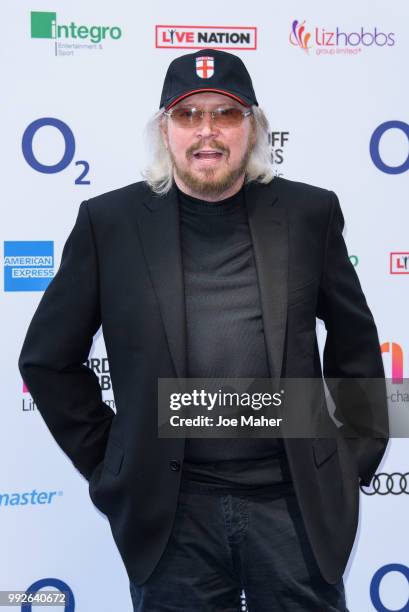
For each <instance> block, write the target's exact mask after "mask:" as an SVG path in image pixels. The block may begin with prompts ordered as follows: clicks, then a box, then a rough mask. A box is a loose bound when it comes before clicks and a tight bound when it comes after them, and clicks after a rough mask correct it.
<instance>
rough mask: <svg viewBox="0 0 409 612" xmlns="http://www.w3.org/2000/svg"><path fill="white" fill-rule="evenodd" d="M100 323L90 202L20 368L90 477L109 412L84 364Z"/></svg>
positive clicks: (47, 295) (100, 450) (98, 457)
mask: <svg viewBox="0 0 409 612" xmlns="http://www.w3.org/2000/svg"><path fill="white" fill-rule="evenodd" d="M100 325H101V314H100V304H99V278H98V261H97V254H96V250H95V243H94V238H93V232H92V226H91V220H90V216H89V211H88V206H87V202H85V201H84V202H82V203H81V205H80V207H79V211H78V215H77V219H76V222H75V225H74V228H73V229H72V231H71V233H70V235H69V236H68V238H67V241H66V243H65V245H64V248H63V252H62V258H61V263H60V267H59V269H58V272H57V274H56V275H55V276H54V278H53V280H52V281H51V283H50V284H49V285H48V287H47V289H46V291H45V292H44V294H43V296H42V298H41V300H40V303H39V305H38V307H37V309H36V311H35V313H34V316H33V318H32V320H31V323H30V326H29V328H28V331H27V334H26V337H25V340H24V344H23V347H22V350H21V353H20V356H19V361H18V366H19V370H20V372H21V375H22V377H23V380H24V382H25V384H26V385H27V388H28V390H29V391H30V393H31V395H32V397H33V399H34V402H35V404H36V406H37V409H38V410H39V412H40V413H41V415H42V417H43V419H44V421H45V423H46V424H47V426H48V428H49V430H50V431H51V433H52V435H53V437H54V438H55V440H56V442H57V443H58V445H59V446H60V447H61V449H62V450H63V451H64V452H65V453H66V454H67V455H68V457H69V458H70V459H71V461H72V462H73V463H74V465H75V466H76V467H77V468H78V470H79V471H80V472H81V473H82V474H83V475H84V476H85V477H86V478H89V477H90V475H91V473H92V471H93V469H94V468H95V467H96V465H97V464H98V463H99V462H100V461H102V459H103V457H104V451H105V446H106V442H107V438H108V434H109V429H110V425H111V422H112V419H113V417H114V414H115V413H114V412H113V410H111V408H110V407H109V406H108V405H107V404H105V403H104V402H103V401H102V393H101V388H100V385H99V381H98V377H97V376H96V374H95V373H94V372H93V371H92V370H91V369H90V368H88V367H87V366H86V365H84V363H83V362H84V361H86V360H87V358H88V355H89V352H90V348H91V346H92V342H93V336H94V334H95V333H96V332H97V330H98V329H99V327H100Z"/></svg>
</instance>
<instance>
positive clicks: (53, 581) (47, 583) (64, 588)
mask: <svg viewBox="0 0 409 612" xmlns="http://www.w3.org/2000/svg"><path fill="white" fill-rule="evenodd" d="M44 587H54V588H55V589H57V590H58V591H60V592H61V593H62V592H65V593H67V599H68V601H67V602H66V604H65V606H64V610H63V612H74V610H75V599H74V593H73V592H72V590H71V589H70V587H69V586H68V584H67V583H66V582H63V581H62V580H59V579H58V578H42V579H41V580H37V581H36V582H33V584H32V585H31V586H29V587H28V589H27V591H26V593H30V594H31V595H34V594H35V593H37V592H38V591H39V590H40V589H44ZM33 605H34V606H36V604H35V603H34V604H32V603H30V602H27V603H23V604H21V610H22V612H32V609H33ZM36 607H37V606H36Z"/></svg>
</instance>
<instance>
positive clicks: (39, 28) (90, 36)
mask: <svg viewBox="0 0 409 612" xmlns="http://www.w3.org/2000/svg"><path fill="white" fill-rule="evenodd" d="M30 17H31V38H48V39H51V40H54V41H55V55H74V51H78V50H94V49H102V48H103V45H102V44H101V43H102V42H103V41H106V40H118V39H119V38H121V36H122V30H121V28H120V27H118V26H100V25H77V24H76V23H75V22H74V21H71V22H70V23H68V24H63V23H58V22H57V13H54V12H42V11H32V12H31V13H30ZM61 39H62V40H73V41H78V43H71V44H65V43H61V42H59V41H60V40H61Z"/></svg>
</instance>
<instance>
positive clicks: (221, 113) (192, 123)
mask: <svg viewBox="0 0 409 612" xmlns="http://www.w3.org/2000/svg"><path fill="white" fill-rule="evenodd" d="M206 113H209V115H210V117H211V119H212V121H213V124H214V125H215V126H216V127H220V128H230V127H236V126H238V125H240V123H241V122H242V121H243V119H244V117H248V116H249V115H252V114H253V113H252V111H251V110H246V111H242V110H241V109H240V108H237V107H235V106H231V107H221V108H215V109H214V110H211V111H206V110H203V109H202V108H196V107H178V108H171V109H170V110H169V111H164V113H163V114H164V115H166V116H167V117H170V118H171V119H172V121H174V122H175V124H176V125H177V126H179V127H186V128H197V127H199V125H200V124H201V123H202V121H203V117H204V115H205V114H206Z"/></svg>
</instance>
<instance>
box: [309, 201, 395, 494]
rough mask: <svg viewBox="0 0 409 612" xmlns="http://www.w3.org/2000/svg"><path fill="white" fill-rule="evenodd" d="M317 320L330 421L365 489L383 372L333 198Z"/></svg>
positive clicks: (380, 447)
mask: <svg viewBox="0 0 409 612" xmlns="http://www.w3.org/2000/svg"><path fill="white" fill-rule="evenodd" d="M329 194H330V198H331V212H330V218H329V224H328V231H327V240H326V251H325V261H324V269H323V274H322V279H321V284H320V291H319V298H318V309H317V317H318V318H320V319H322V320H323V321H324V323H325V327H326V330H327V337H326V342H325V348H324V355H323V373H324V378H325V380H326V383H327V386H328V389H329V391H330V393H331V396H332V398H333V400H334V403H335V406H336V410H335V413H334V416H335V417H336V419H338V420H339V421H340V422H341V423H342V425H341V427H340V430H341V432H342V434H343V435H344V437H345V439H346V441H347V444H348V446H349V447H350V449H351V451H352V452H353V454H354V456H355V458H356V460H357V463H358V471H359V474H360V476H361V481H362V483H363V484H365V485H369V484H370V481H371V479H372V477H373V475H374V473H375V470H376V468H377V466H378V465H379V463H380V461H381V459H382V456H383V454H384V452H385V448H386V445H387V442H388V436H389V427H388V410H387V401H386V385H385V372H384V367H383V362H382V354H381V349H380V345H379V338H378V332H377V329H376V326H375V322H374V319H373V316H372V313H371V311H370V310H369V307H368V305H367V302H366V299H365V296H364V294H363V292H362V289H361V285H360V282H359V279H358V275H357V273H356V271H355V268H354V266H353V264H352V263H351V261H350V259H349V257H348V252H347V248H346V245H345V242H344V239H343V237H342V230H343V227H344V218H343V214H342V211H341V207H340V205H339V201H338V198H337V196H336V195H335V193H334V192H332V191H331V192H329Z"/></svg>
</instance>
